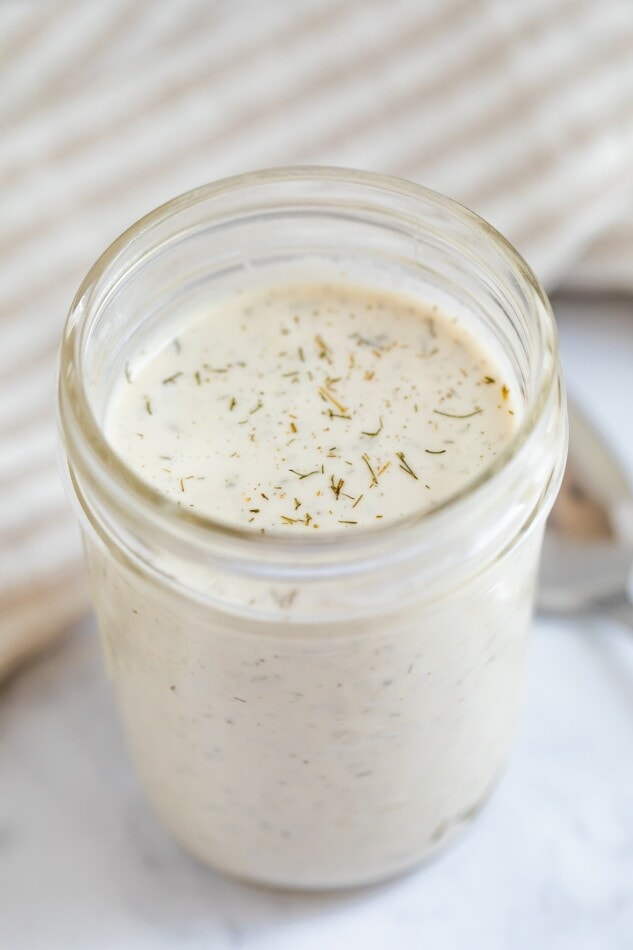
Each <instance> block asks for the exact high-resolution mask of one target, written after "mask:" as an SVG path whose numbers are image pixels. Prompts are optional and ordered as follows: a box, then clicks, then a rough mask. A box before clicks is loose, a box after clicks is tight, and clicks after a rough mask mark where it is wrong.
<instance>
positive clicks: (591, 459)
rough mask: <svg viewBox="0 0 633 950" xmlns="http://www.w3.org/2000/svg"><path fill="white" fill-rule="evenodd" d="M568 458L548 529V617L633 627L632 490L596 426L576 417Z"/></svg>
mask: <svg viewBox="0 0 633 950" xmlns="http://www.w3.org/2000/svg"><path fill="white" fill-rule="evenodd" d="M569 428H570V433H569V436H570V438H569V460H568V462H567V469H566V471H565V477H564V479H563V484H562V487H561V491H560V494H559V496H558V499H557V501H556V503H555V505H554V507H553V509H552V513H551V514H550V517H549V519H548V522H547V527H546V531H545V542H544V545H543V558H542V561H541V572H540V578H539V589H538V594H537V604H538V608H539V609H540V610H542V611H543V612H545V613H556V614H569V613H574V612H583V611H584V612H587V613H589V612H592V613H599V612H606V613H609V614H611V615H613V616H615V617H617V618H618V619H619V620H620V621H622V622H623V623H626V624H627V625H628V626H630V627H631V628H632V629H633V600H632V594H633V490H632V489H631V486H630V485H629V482H628V480H627V478H626V476H625V474H624V473H623V471H622V469H621V468H620V465H619V463H618V462H617V460H616V459H615V458H614V456H613V454H612V453H611V451H610V450H609V449H608V448H607V446H606V445H605V444H604V442H603V441H602V439H601V438H600V436H599V435H598V434H597V433H596V431H595V429H594V428H593V426H592V425H591V424H590V423H589V422H588V421H587V420H586V419H585V418H584V416H582V415H581V414H580V413H579V412H578V410H577V409H575V408H574V407H573V406H572V407H570V411H569Z"/></svg>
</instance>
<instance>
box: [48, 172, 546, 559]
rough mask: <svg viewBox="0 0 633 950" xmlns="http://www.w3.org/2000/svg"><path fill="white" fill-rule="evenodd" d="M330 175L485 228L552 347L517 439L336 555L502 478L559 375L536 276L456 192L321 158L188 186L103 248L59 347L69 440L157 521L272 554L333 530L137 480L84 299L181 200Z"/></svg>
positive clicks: (459, 503)
mask: <svg viewBox="0 0 633 950" xmlns="http://www.w3.org/2000/svg"><path fill="white" fill-rule="evenodd" d="M328 181H336V182H337V183H338V184H345V183H348V184H350V185H354V186H360V187H364V186H366V187H367V188H369V189H374V190H380V191H382V192H386V193H389V194H392V195H397V196H399V197H401V198H405V199H406V198H410V199H413V200H414V201H415V200H416V199H417V200H420V199H423V200H424V202H425V203H426V204H427V205H431V206H435V207H436V208H437V209H441V210H443V211H444V212H448V213H449V214H450V215H451V216H452V217H453V218H455V219H458V220H460V221H461V222H462V223H466V224H467V225H469V226H470V227H471V228H472V230H473V232H475V233H478V234H479V235H481V237H482V238H483V239H484V240H486V241H489V242H492V244H494V245H495V249H496V250H497V251H498V252H499V253H500V255H501V256H502V257H503V258H505V259H506V261H507V263H508V264H509V265H510V266H511V267H512V270H513V272H515V273H516V274H518V275H520V279H521V280H522V281H523V282H524V285H525V286H526V287H528V289H529V290H530V291H531V293H532V294H533V295H535V297H536V299H537V301H538V304H539V306H538V315H539V317H540V326H539V333H540V336H541V339H542V343H543V345H544V346H545V347H548V348H549V349H550V352H551V353H552V355H553V358H552V359H551V360H550V361H548V362H547V364H546V366H545V368H544V369H543V368H541V379H540V380H539V385H538V387H537V388H536V390H535V392H534V393H533V395H532V397H531V399H530V401H529V402H528V404H527V405H526V410H525V413H524V416H523V418H522V420H521V422H520V423H519V426H518V427H517V430H516V432H515V433H514V435H513V437H512V438H511V439H510V440H509V442H508V443H507V445H505V446H504V447H503V448H502V450H501V451H500V452H499V454H498V455H497V456H496V457H495V458H494V459H493V460H492V462H491V463H490V464H489V465H487V466H486V467H485V468H484V469H483V470H482V471H481V472H480V473H479V474H478V475H477V476H476V477H475V478H473V479H472V480H470V481H468V482H467V483H466V484H465V485H464V486H463V487H462V488H461V489H460V490H458V491H457V492H455V493H453V494H452V495H450V496H449V497H448V498H447V499H445V500H444V501H443V502H441V503H439V504H438V505H437V506H436V507H435V508H433V509H432V510H430V511H425V512H419V511H418V512H412V513H411V514H409V515H407V516H405V517H403V518H400V519H398V520H397V521H393V522H387V523H386V524H382V525H376V526H373V525H372V526H360V527H359V528H358V529H357V530H355V531H354V532H353V533H351V532H349V533H347V534H346V535H345V536H344V537H342V536H341V533H338V532H337V533H336V537H335V543H336V547H337V550H338V551H339V553H341V554H344V553H347V554H348V555H349V556H353V555H354V552H359V551H361V552H362V551H363V550H364V548H365V546H366V545H367V543H368V541H369V540H370V539H371V541H372V542H373V543H379V542H380V540H381V539H387V538H389V539H394V538H395V537H402V539H403V541H404V540H405V538H406V536H410V535H411V533H412V532H419V531H420V530H422V526H425V527H426V526H428V528H429V530H432V529H436V528H437V526H438V525H439V523H440V522H441V521H442V519H445V518H446V517H447V516H450V515H452V514H453V513H454V512H455V511H456V510H458V509H459V508H460V507H463V506H464V505H465V504H466V503H468V502H469V500H470V499H473V498H477V497H478V495H479V494H481V493H482V492H483V491H484V490H485V489H486V487H487V486H489V485H490V484H491V483H494V482H495V481H496V480H497V479H498V476H499V475H500V473H501V472H503V471H504V470H505V469H506V468H507V467H508V465H509V463H510V462H511V460H513V459H514V458H515V457H516V456H517V454H518V453H519V452H520V450H521V448H522V446H523V445H524V444H525V443H526V442H527V441H528V439H529V437H530V435H531V434H532V433H533V431H534V429H535V428H536V427H537V424H538V422H539V419H540V418H541V415H542V412H543V409H544V407H545V406H546V404H547V402H548V399H549V396H550V394H551V392H552V389H553V387H554V385H555V384H556V381H557V378H558V361H557V358H556V357H557V352H558V347H557V331H556V324H555V320H554V316H553V313H552V310H551V306H550V303H549V300H548V298H547V296H546V294H545V292H544V291H543V289H542V287H541V286H540V283H539V281H538V279H537V278H536V276H535V274H534V273H533V271H532V269H531V268H530V267H529V265H528V264H527V263H526V261H525V260H524V259H523V258H522V257H521V255H520V254H519V253H518V251H517V250H516V249H515V248H514V247H513V246H512V245H511V244H510V242H509V241H508V240H507V239H506V238H505V237H504V236H503V235H502V234H501V233H500V232H499V231H497V230H496V229H495V228H494V227H493V226H492V225H490V224H489V223H488V222H487V221H486V220H485V219H483V218H481V217H480V216H479V215H477V214H476V213H475V212H473V211H471V210H470V209H468V208H466V207H465V206H464V205H461V204H460V203H459V202H457V201H455V200H454V199H452V198H448V197H446V196H445V195H442V194H440V193H439V192H436V191H433V190H432V189H429V188H427V187H425V186H424V185H419V184H416V183H414V182H410V181H407V180H406V179H402V178H398V177H395V176H390V175H384V174H381V173H376V172H368V171H361V170H357V169H350V168H345V167H338V166H319V165H296V166H280V167H274V168H268V169H263V170H259V171H252V172H246V173H243V174H239V175H235V176H231V177H228V178H224V179H220V180H218V181H214V182H210V183H208V184H205V185H201V186H199V187H197V188H194V189H192V190H190V191H187V192H184V193H183V194H181V195H178V196H177V197H175V198H172V199H171V200H169V201H167V202H165V203H164V204H162V205H160V206H158V207H157V208H155V209H154V210H152V211H150V212H149V213H148V214H146V215H144V216H143V217H142V218H140V219H139V220H138V221H136V222H135V223H134V224H132V225H131V226H130V227H129V228H127V229H126V230H125V231H124V232H123V233H122V234H121V235H120V236H119V237H118V238H116V239H115V240H114V241H113V242H112V244H110V246H109V247H108V248H107V249H106V250H105V251H104V252H103V253H102V254H101V256H100V257H99V258H98V259H97V261H96V262H95V263H94V264H93V265H92V267H91V268H90V270H89V271H88V273H87V274H86V276H85V278H84V280H83V281H82V283H81V285H80V287H79V289H78V291H77V293H76V295H75V298H74V300H73V302H72V304H71V307H70V310H69V314H68V317H67V321H66V325H65V329H64V334H63V338H62V343H61V348H60V355H59V400H58V413H59V421H60V427H61V430H62V433H63V435H64V436H65V437H66V441H67V443H68V442H69V441H70V442H72V443H73V444H74V445H77V444H78V441H79V442H80V443H81V447H82V448H83V449H84V450H85V452H86V453H87V459H88V462H89V465H90V466H91V467H94V466H96V467H97V468H98V467H101V468H104V469H107V470H108V473H109V479H110V482H111V483H115V484H116V485H117V487H118V488H119V489H121V488H124V489H125V490H126V491H127V492H129V493H131V495H132V496H133V499H134V500H135V501H137V502H139V503H140V504H141V506H142V508H143V509H144V510H145V511H146V512H147V513H148V514H149V515H153V516H155V517H156V518H158V519H160V520H161V521H162V522H163V524H166V523H171V524H174V525H179V526H180V529H181V530H184V531H187V530H191V531H193V532H195V534H196V535H197V537H198V540H200V538H201V537H206V538H207V539H208V538H214V539H226V540H227V541H232V542H234V543H235V544H237V545H238V546H239V547H241V548H242V550H247V549H249V548H253V546H254V545H256V546H257V550H258V553H259V555H261V554H262V553H263V552H264V551H267V552H273V551H275V552H277V553H278V554H283V553H286V554H287V555H290V556H291V557H294V556H296V555H297V554H298V552H300V551H301V552H307V551H319V550H323V549H324V547H326V548H331V546H332V543H333V539H334V533H333V532H324V533H323V534H322V535H321V536H311V535H305V534H301V535H294V536H287V535H282V534H279V533H266V534H261V533H258V532H253V531H252V530H251V529H249V528H248V527H246V526H238V525H231V524H229V523H225V522H222V521H220V520H218V519H216V518H214V517H211V516H208V515H203V514H200V513H198V512H193V511H191V510H187V509H185V508H183V507H182V506H180V505H178V504H177V503H176V502H175V501H172V500H171V499H170V498H168V497H167V496H165V495H163V494H162V493H160V492H159V491H157V490H156V489H155V488H153V487H152V486H151V485H150V484H149V483H147V482H145V481H144V480H143V479H142V478H140V477H139V476H138V475H137V474H136V473H135V472H134V471H133V469H132V468H131V467H130V466H128V465H127V464H126V463H125V461H124V460H123V459H122V458H121V457H120V456H118V455H117V454H116V453H114V452H113V450H112V447H111V445H110V443H109V442H108V440H107V439H106V436H105V434H104V431H103V428H102V426H101V425H100V424H99V422H98V421H97V419H96V417H95V415H94V413H93V411H92V409H91V406H90V401H89V399H88V396H87V392H86V388H85V385H84V380H83V378H82V373H81V370H80V343H81V331H82V328H83V326H84V324H85V317H86V312H87V311H89V309H90V308H89V307H87V308H86V307H85V306H84V302H85V301H86V299H88V298H89V297H90V295H91V294H92V292H93V291H94V290H95V288H97V287H98V286H99V285H100V283H101V282H102V281H103V279H104V278H105V277H106V276H107V275H108V273H109V272H110V270H111V269H112V268H113V266H114V264H115V263H116V261H117V260H118V258H119V256H120V255H121V254H122V253H123V252H124V251H125V250H126V249H127V248H129V247H130V246H131V244H132V243H133V242H134V241H136V240H137V239H138V238H139V237H141V236H142V235H143V234H145V233H146V232H148V231H151V229H152V228H153V227H155V226H156V225H158V224H159V223H162V222H164V221H166V220H167V219H168V218H170V217H172V216H173V215H176V214H178V213H179V212H182V211H185V210H186V209H187V208H190V207H193V206H195V205H196V204H199V203H202V202H206V201H208V200H209V199H212V198H213V197H215V196H220V195H222V194H227V193H229V192H238V191H240V190H246V189H248V188H249V187H252V186H257V185H265V184H273V183H278V184H283V183H301V182H306V183H308V182H312V183H327V182H328ZM69 388H72V394H73V397H74V398H73V399H69V398H68V390H69ZM71 428H72V429H74V430H75V438H74V439H70V438H69V436H70V435H71V432H70V430H71ZM77 436H78V439H77ZM72 466H73V460H72V459H71V461H70V467H71V468H72Z"/></svg>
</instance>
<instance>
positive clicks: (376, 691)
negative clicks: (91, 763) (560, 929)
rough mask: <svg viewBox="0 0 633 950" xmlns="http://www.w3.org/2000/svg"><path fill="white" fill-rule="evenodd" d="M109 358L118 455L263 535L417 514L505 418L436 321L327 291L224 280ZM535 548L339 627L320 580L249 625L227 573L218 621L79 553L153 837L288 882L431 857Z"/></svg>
mask: <svg viewBox="0 0 633 950" xmlns="http://www.w3.org/2000/svg"><path fill="white" fill-rule="evenodd" d="M127 355H128V362H127V365H126V372H125V373H124V374H122V378H121V379H120V381H119V383H118V385H117V386H116V387H115V391H114V393H113V396H112V399H111V402H110V405H109V411H108V413H107V418H106V426H105V427H106V433H107V436H108V438H109V439H110V441H111V443H112V445H113V446H114V448H115V449H116V451H117V452H118V453H119V454H120V455H121V456H122V457H123V459H124V460H125V461H126V462H127V464H128V465H129V466H130V467H131V468H132V469H134V471H135V472H137V474H138V475H139V476H141V477H142V478H143V479H145V480H147V482H148V483H149V484H150V485H152V486H154V487H155V488H156V489H158V491H160V492H162V493H164V494H165V495H168V496H169V497H170V498H172V499H173V500H175V501H176V502H178V503H179V504H180V505H187V506H191V507H193V508H194V509H195V510H196V511H198V512H200V513H203V514H206V515H210V516H213V517H214V518H219V519H222V520H223V521H228V522H229V523H232V524H236V525H241V526H245V527H246V528H247V529H249V530H252V531H253V532H261V531H264V532H276V533H282V532H283V533H284V536H287V537H292V536H294V535H295V534H297V535H299V534H302V535H305V534H306V533H314V532H315V531H317V530H319V531H321V532H324V531H328V532H340V531H353V530H355V525H359V526H367V525H374V526H384V525H385V524H388V523H389V522H394V521H396V520H397V519H400V518H401V517H403V516H406V515H408V514H411V513H413V512H420V511H425V510H429V509H430V508H432V507H433V506H435V505H437V504H439V503H441V502H442V501H444V500H446V499H447V498H448V497H449V496H451V495H452V494H454V493H455V492H456V491H459V489H461V488H463V487H464V486H465V485H467V484H468V482H469V481H471V480H472V479H473V478H474V477H475V476H476V475H477V473H478V472H481V471H482V470H483V469H484V468H485V467H486V466H488V465H489V464H490V463H491V461H492V460H493V458H494V457H495V455H496V454H497V453H499V452H500V451H501V450H502V448H503V446H504V445H505V444H507V442H508V440H509V439H510V438H511V436H512V434H513V432H514V431H515V429H516V426H517V421H518V417H519V414H520V412H521V409H522V407H521V405H520V400H519V399H518V398H517V399H514V398H513V396H514V393H513V391H512V389H513V384H512V381H511V380H508V379H507V378H504V372H503V370H502V369H500V367H502V366H503V361H502V360H497V359H496V357H495V354H494V352H493V350H492V349H489V348H487V347H486V346H485V345H484V343H482V342H481V341H480V340H479V339H478V338H475V336H474V335H473V333H472V332H471V330H470V329H469V328H468V327H467V326H466V325H465V324H464V323H463V322H462V321H461V320H458V319H456V318H455V317H453V316H451V315H450V314H448V313H444V312H440V311H439V310H438V309H436V308H435V307H431V306H425V305H424V304H423V303H420V302H418V301H417V300H416V299H415V298H413V297H408V296H404V295H403V296H398V295H396V294H391V293H385V292H382V291H376V290H371V289H362V288H360V287H353V286H347V287H346V286H339V285H325V284H318V285H317V284H312V285H306V284H296V285H292V284H286V285H285V286H276V287H270V288H267V289H265V290H261V291H258V292H254V291H253V292H251V291H248V292H246V291H245V292H243V293H242V294H236V295H234V296H233V297H231V298H227V299H226V300H224V301H218V302H215V303H213V304H210V305H209V306H208V307H206V308H205V309H204V310H198V311H195V312H193V313H192V314H191V320H190V321H189V322H186V323H185V324H180V325H179V326H178V335H177V338H176V339H174V336H173V329H172V330H171V331H170V330H169V329H166V330H165V333H164V335H163V337H162V339H159V340H158V341H155V345H154V344H152V345H146V347H145V351H144V352H134V351H132V352H130V353H129V354H127ZM514 413H516V414H514ZM538 541H539V539H538V538H536V537H534V536H532V537H531V538H529V539H528V540H527V541H524V543H523V544H522V545H521V546H520V547H519V548H516V549H515V548H513V549H511V550H510V551H509V553H508V552H506V554H505V555H504V557H503V558H500V559H497V560H496V561H495V562H494V563H493V564H491V565H489V566H488V567H487V568H486V570H485V571H484V572H483V573H481V574H480V575H477V576H475V577H474V578H471V579H470V580H469V581H467V582H465V583H463V584H462V586H460V587H459V588H457V589H456V590H455V591H454V594H453V595H452V596H451V597H443V598H435V599H433V598H430V599H427V600H425V591H424V590H423V589H422V590H419V591H418V592H417V593H416V590H417V586H418V585H417V582H416V578H415V577H411V578H410V579H409V581H408V583H409V586H410V588H411V590H412V591H413V594H414V595H415V596H413V598H412V597H411V596H410V597H408V599H407V600H406V602H405V601H404V600H403V601H402V602H401V601H400V598H399V596H398V595H397V594H394V593H392V595H391V600H390V605H389V607H388V609H387V608H386V607H384V608H382V609H381V610H372V609H371V608H370V609H369V610H367V609H366V610H365V616H364V619H358V616H357V615H356V616H353V611H352V607H351V606H350V611H351V612H350V615H349V617H346V616H345V612H344V611H345V609H346V600H345V598H346V597H347V594H348V584H347V583H346V582H344V581H341V584H340V585H339V586H340V594H334V593H332V588H331V586H330V587H329V588H328V592H326V593H323V592H321V593H319V589H316V588H315V589H314V591H313V593H312V594H308V596H307V598H306V599H307V601H308V603H309V602H310V597H312V599H313V600H314V601H315V603H316V604H317V607H315V609H314V610H313V611H312V614H311V615H310V616H309V617H306V614H305V606H304V600H303V599H302V598H303V593H304V591H303V589H302V591H300V593H299V595H298V596H297V598H296V600H294V601H292V600H291V599H289V600H288V601H286V602H283V603H282V602H281V601H279V603H278V605H277V606H276V605H275V604H272V612H271V611H270V610H269V611H268V616H267V619H266V620H265V621H263V620H257V619H254V618H253V616H251V615H249V614H248V609H247V604H248V603H252V602H253V600H250V601H249V600H248V599H247V596H248V597H251V598H255V596H259V595H256V594H255V592H254V591H252V590H249V591H248V593H247V591H246V589H247V588H248V584H249V581H248V579H247V578H246V579H242V580H240V582H239V584H238V586H237V590H238V594H239V591H242V590H243V591H244V610H243V612H242V613H241V614H240V611H239V610H236V608H235V604H233V608H232V610H231V611H230V612H225V611H223V610H222V608H221V607H220V608H218V607H217V606H216V607H211V606H206V605H204V604H202V603H200V602H196V601H195V600H194V599H189V598H188V596H187V595H186V594H185V593H183V592H182V591H179V590H178V589H177V587H172V586H170V585H169V584H168V582H167V581H165V580H163V581H161V579H160V575H155V576H152V575H151V574H150V573H145V572H143V571H138V570H136V569H133V568H131V567H130V566H129V565H127V564H126V563H125V561H124V560H123V559H118V558H117V557H113V556H112V555H111V554H110V553H109V552H108V551H106V549H105V548H103V547H102V546H100V545H99V544H97V543H94V542H93V541H92V539H88V541H87V554H88V564H89V568H90V574H91V579H92V584H93V592H94V599H95V604H96V609H97V613H98V616H99V621H100V626H101V630H102V633H103V637H104V641H105V644H106V651H107V654H108V658H109V665H110V669H111V671H112V675H113V679H114V681H115V685H116V688H117V693H118V698H119V703H120V706H121V710H122V714H123V718H124V720H125V723H126V727H127V733H128V740H129V742H130V746H131V749H132V752H133V755H134V758H135V761H136V764H137V767H138V769H139V773H140V775H141V778H142V780H143V783H144V785H145V787H146V789H147V792H148V795H149V798H150V799H151V801H152V802H153V805H154V807H155V809H156V811H157V812H158V814H159V815H160V816H161V818H162V819H163V821H164V822H165V823H166V825H167V826H168V827H170V828H171V829H172V831H173V832H174V834H175V835H176V836H177V837H178V838H179V839H180V840H181V841H182V842H183V843H184V844H185V845H186V846H187V847H188V848H189V849H190V850H192V851H193V852H195V853H196V854H197V855H198V856H200V857H201V858H202V859H203V860H205V861H207V862H208V863H210V864H212V865H213V866H215V867H219V868H221V869H224V870H226V871H228V872H230V873H233V874H236V875H239V876H242V877H246V878H250V879H255V880H258V881H263V882H267V883H273V884H279V885H284V886H289V887H335V886H344V885H352V884H362V883H366V882H370V881H375V880H378V879H380V878H381V877H384V876H387V875H389V874H391V873H395V872H397V871H399V870H402V869H404V868H406V867H410V866H411V865H413V864H415V863H416V862H418V861H419V860H420V859H421V858H423V857H425V856H426V855H428V854H430V853H432V852H433V851H434V850H435V849H437V848H438V847H440V846H441V845H443V844H444V843H445V841H447V840H448V839H449V838H450V837H452V835H453V834H454V833H455V832H456V830H457V829H458V828H459V827H460V826H461V825H462V824H463V823H465V822H467V821H468V820H469V819H470V818H471V817H472V815H473V814H474V813H475V812H476V811H477V809H478V808H479V807H480V806H481V804H482V802H483V801H484V800H485V799H486V798H487V796H488V794H489V792H490V789H491V786H492V784H493V783H494V781H495V780H496V777H497V775H498V774H499V771H500V769H501V767H502V765H503V762H504V760H505V757H506V755H507V751H508V748H509V745H510V742H511V737H512V734H513V729H514V722H515V718H516V712H517V707H518V704H519V700H520V695H521V690H520V683H521V678H522V671H523V666H524V652H525V642H526V633H527V630H528V626H529V619H530V610H531V590H532V584H533V578H534V573H535V565H536V558H537V554H538ZM333 543H335V542H333ZM168 557H169V555H168V553H166V554H165V556H164V557H163V564H165V563H166V564H167V568H166V570H165V573H169V561H168ZM165 558H167V561H165ZM379 580H380V584H382V585H383V586H384V585H385V584H386V583H387V582H386V581H385V580H384V579H382V578H379ZM380 584H376V588H377V590H378V589H379V588H380ZM240 585H241V586H240ZM304 586H308V585H304ZM386 595H387V597H388V596H389V591H388V590H387V589H386ZM319 596H321V597H322V598H323V606H322V608H321V607H318V597H319ZM351 596H352V597H356V595H355V594H354V593H353V592H351ZM364 596H366V598H367V599H368V600H369V599H371V596H372V593H371V590H370V589H369V587H368V588H367V594H366V595H364ZM337 598H338V599H337ZM330 600H333V602H334V605H335V607H336V611H337V613H338V616H337V617H335V618H334V619H329V613H328V609H329V606H330ZM270 603H272V602H270ZM270 603H269V604H268V606H269V607H270ZM300 605H303V606H302V609H303V611H304V612H303V614H302V615H301V616H300V615H299V613H300V611H299V606H300ZM354 610H356V608H355V607H354ZM275 611H276V613H275Z"/></svg>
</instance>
